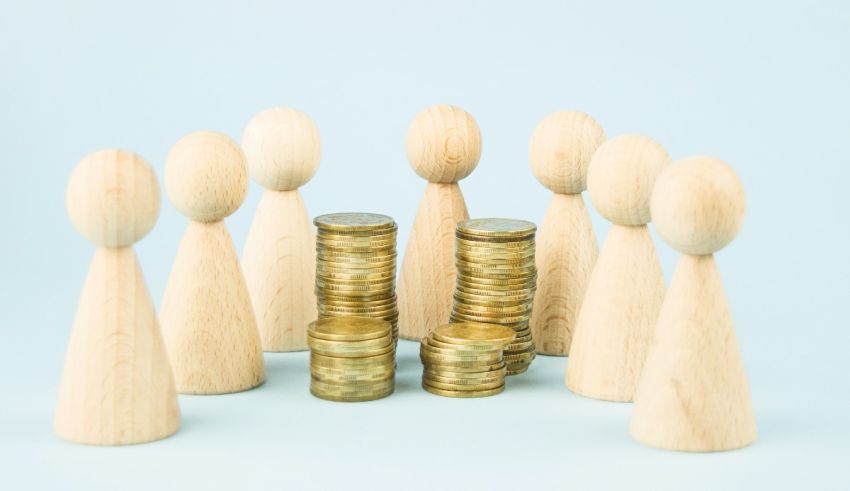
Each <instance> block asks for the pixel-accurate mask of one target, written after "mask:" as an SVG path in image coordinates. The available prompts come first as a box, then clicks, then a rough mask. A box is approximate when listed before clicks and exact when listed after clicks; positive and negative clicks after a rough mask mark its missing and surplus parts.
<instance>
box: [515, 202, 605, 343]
mask: <svg viewBox="0 0 850 491" xmlns="http://www.w3.org/2000/svg"><path fill="white" fill-rule="evenodd" d="M597 255H598V248H597V246H596V237H595V236H594V235H593V228H592V226H591V223H590V215H589V214H588V212H587V207H586V206H585V204H584V198H582V195H581V194H555V195H553V196H552V202H551V204H550V205H549V209H548V211H547V212H546V216H545V218H544V219H543V223H542V224H541V226H540V232H539V233H538V235H537V251H536V259H537V293H536V294H535V296H534V307H533V310H532V315H531V333H532V337H533V339H534V343H535V345H536V346H537V352H538V353H540V354H544V355H557V356H565V355H567V354H568V353H569V352H570V345H571V344H572V340H573V330H574V328H575V322H576V318H577V317H578V311H579V309H580V308H581V303H582V301H583V300H584V292H585V290H586V289H587V283H588V281H589V280H590V273H591V271H593V265H594V263H596V256H597Z"/></svg>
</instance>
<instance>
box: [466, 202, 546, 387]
mask: <svg viewBox="0 0 850 491" xmlns="http://www.w3.org/2000/svg"><path fill="white" fill-rule="evenodd" d="M536 231H537V226H536V225H534V224H533V223H531V222H527V221H524V220H509V219H502V218H482V219H474V220H467V221H465V222H460V223H459V224H458V225H457V228H456V230H455V237H456V240H455V264H456V266H457V286H456V288H455V293H454V305H453V307H452V314H451V318H450V321H451V322H469V321H471V322H484V323H487V324H498V325H501V326H506V327H510V328H512V329H513V330H514V331H515V332H516V338H515V339H514V340H513V342H512V343H511V344H510V345H508V346H507V347H506V348H505V362H506V363H507V374H508V375H515V374H518V373H523V372H525V371H526V370H528V366H529V365H530V364H531V361H532V360H534V357H535V349H534V341H533V340H532V339H531V330H530V329H529V327H528V320H529V318H530V317H531V305H532V303H533V302H534V292H535V290H536V282H537V268H536V266H535V264H534V234H535V232H536Z"/></svg>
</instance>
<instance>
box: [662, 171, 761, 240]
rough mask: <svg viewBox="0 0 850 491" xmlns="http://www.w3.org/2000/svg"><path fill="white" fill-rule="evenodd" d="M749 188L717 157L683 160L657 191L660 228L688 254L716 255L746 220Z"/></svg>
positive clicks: (669, 173) (665, 235) (664, 237)
mask: <svg viewBox="0 0 850 491" xmlns="http://www.w3.org/2000/svg"><path fill="white" fill-rule="evenodd" d="M744 206H745V197H744V187H743V185H741V180H740V179H738V175H737V174H735V171H733V170H732V168H731V167H729V166H728V165H726V164H725V163H724V162H723V161H722V160H719V159H715V158H712V157H689V158H686V159H682V160H679V161H678V162H676V163H675V164H673V165H672V166H670V167H669V168H667V169H666V170H665V171H664V172H663V173H661V175H660V176H659V177H658V181H657V182H656V184H655V190H654V191H653V192H652V219H653V221H654V222H655V230H657V231H658V235H660V236H661V238H663V239H664V240H665V241H666V242H667V243H668V244H670V245H671V246H673V248H675V249H676V250H678V251H680V252H683V253H685V254H691V255H695V256H701V255H707V254H714V253H715V252H717V251H719V250H720V249H722V248H723V247H725V246H726V244H728V243H729V242H732V239H734V238H735V237H736V236H737V235H738V232H739V231H740V230H741V225H742V224H743V223H744Z"/></svg>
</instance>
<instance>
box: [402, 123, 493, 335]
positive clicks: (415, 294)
mask: <svg viewBox="0 0 850 491" xmlns="http://www.w3.org/2000/svg"><path fill="white" fill-rule="evenodd" d="M480 156H481V132H480V130H479V129H478V124H477V123H476V122H475V120H474V119H473V118H472V116H470V115H469V114H468V113H467V112H466V111H464V110H463V109H460V108H458V107H454V106H432V107H429V108H427V109H425V110H424V111H422V112H421V113H419V114H418V115H417V116H416V119H414V120H413V123H412V124H411V125H410V129H409V130H408V132H407V158H408V160H409V161H410V165H411V166H412V167H413V170H414V171H416V173H417V174H419V176H421V177H422V178H424V179H426V180H427V181H428V184H427V186H426V187H425V196H424V197H423V198H422V201H421V202H420V204H419V211H418V212H417V214H416V219H415V220H414V222H413V230H412V231H411V233H410V239H409V240H408V242H407V250H406V252H405V255H404V261H403V263H402V267H401V273H400V275H399V287H398V308H399V334H400V336H402V337H404V338H407V339H413V340H416V341H419V340H421V339H422V338H423V337H424V336H425V335H426V334H428V333H429V332H430V331H431V330H432V329H434V328H436V327H437V326H439V325H441V324H445V323H446V322H448V319H449V314H450V313H451V307H452V292H453V291H454V288H455V278H456V276H455V264H454V233H455V226H456V225H457V223H458V222H459V221H462V220H466V219H468V218H469V213H468V212H467V210H466V203H465V202H464V200H463V194H461V191H460V186H458V181H460V180H461V179H463V178H464V177H466V176H468V175H469V174H470V173H471V172H472V171H473V170H474V169H475V167H476V166H477V165H478V159H479V158H480Z"/></svg>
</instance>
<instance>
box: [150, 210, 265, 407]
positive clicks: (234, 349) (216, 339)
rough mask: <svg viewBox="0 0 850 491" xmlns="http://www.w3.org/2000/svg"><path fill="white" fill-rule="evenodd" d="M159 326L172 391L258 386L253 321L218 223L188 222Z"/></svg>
mask: <svg viewBox="0 0 850 491" xmlns="http://www.w3.org/2000/svg"><path fill="white" fill-rule="evenodd" d="M160 322H161V324H162V330H163V335H164V338H165V344H166V347H167V348H168V355H169V357H170V359H171V364H172V367H173V369H174V378H175V381H176V384H177V391H178V392H180V393H183V394H223V393H228V392H237V391H241V390H246V389H250V388H252V387H256V386H257V385H259V384H261V383H262V382H263V380H264V378H265V370H264V367H263V353H262V348H261V345H260V335H259V332H258V330H257V322H256V320H255V318H254V311H253V309H252V307H251V301H250V299H249V296H248V289H247V287H246V285H245V279H244V277H243V275H242V271H241V269H240V268H239V262H238V260H237V257H236V251H235V249H234V247H233V241H232V239H231V237H230V233H229V232H228V231H227V227H226V226H225V224H224V222H223V221H220V220H219V221H215V222H208V223H204V222H196V221H191V222H189V226H188V227H187V229H186V233H185V235H184V236H183V240H182V241H181V243H180V248H179V249H178V251H177V257H176V258H175V260H174V267H173V269H172V271H171V275H170V276H169V278H168V285H167V286H166V289H165V297H164V299H163V302H162V311H161V313H160Z"/></svg>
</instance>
